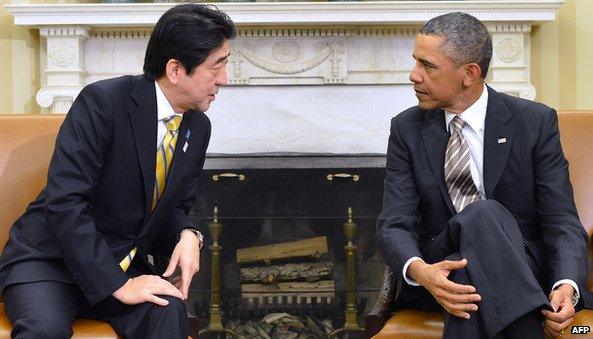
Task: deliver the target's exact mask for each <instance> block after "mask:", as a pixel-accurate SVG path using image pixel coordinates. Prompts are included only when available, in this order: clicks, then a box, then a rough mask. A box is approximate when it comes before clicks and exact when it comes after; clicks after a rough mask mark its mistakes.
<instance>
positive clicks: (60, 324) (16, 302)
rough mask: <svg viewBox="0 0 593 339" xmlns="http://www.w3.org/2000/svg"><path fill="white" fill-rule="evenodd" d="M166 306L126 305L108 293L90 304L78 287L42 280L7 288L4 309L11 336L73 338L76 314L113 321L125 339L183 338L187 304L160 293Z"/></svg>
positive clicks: (186, 321)
mask: <svg viewBox="0 0 593 339" xmlns="http://www.w3.org/2000/svg"><path fill="white" fill-rule="evenodd" d="M160 297H162V298H164V299H166V300H168V301H169V304H168V305H167V306H159V305H156V304H153V303H143V304H138V305H125V304H123V303H121V302H119V301H118V300H117V299H115V298H113V297H109V298H107V299H105V300H103V301H101V302H99V303H98V304H96V305H93V306H90V305H89V304H88V302H87V301H86V298H85V297H84V295H83V294H82V292H81V291H80V289H79V288H78V286H77V285H73V284H66V283H62V282H56V281H39V282H32V283H23V284H14V285H9V286H7V287H6V288H5V289H4V304H5V307H6V313H7V315H8V318H9V319H10V321H11V323H12V324H13V329H12V333H11V335H12V337H13V338H44V339H53V338H56V339H57V338H70V337H72V322H73V321H74V319H76V318H79V317H80V318H89V319H98V320H104V321H107V322H109V323H110V324H111V325H112V326H113V328H114V329H115V331H116V332H117V333H118V335H120V336H121V337H123V338H138V339H143V338H159V339H160V338H183V339H186V338H187V336H188V333H189V332H188V331H189V329H188V318H187V311H186V307H185V303H184V302H183V300H181V299H179V298H176V297H169V296H160Z"/></svg>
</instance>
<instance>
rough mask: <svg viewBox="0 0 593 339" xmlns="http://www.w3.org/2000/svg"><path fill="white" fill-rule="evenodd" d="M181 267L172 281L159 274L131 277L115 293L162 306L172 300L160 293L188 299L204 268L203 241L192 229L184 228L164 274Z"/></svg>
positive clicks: (122, 298) (133, 301)
mask: <svg viewBox="0 0 593 339" xmlns="http://www.w3.org/2000/svg"><path fill="white" fill-rule="evenodd" d="M177 267H179V270H180V272H181V274H180V275H178V276H175V277H173V278H172V281H171V282H169V281H168V280H166V279H163V278H161V277H159V276H156V275H141V276H138V277H135V278H130V279H128V281H127V282H126V283H125V284H124V285H123V286H122V287H120V288H119V289H118V290H116V291H115V292H114V293H113V297H115V298H116V299H117V300H119V301H121V302H122V303H124V304H127V305H136V304H141V303H144V302H152V303H155V304H157V305H161V306H166V305H167V304H169V302H168V301H167V300H165V299H163V298H160V297H159V296H158V295H169V296H173V297H177V298H179V299H182V300H186V299H187V294H188V290H189V285H190V283H191V280H192V278H193V276H194V275H195V274H196V273H197V272H198V271H199V270H200V241H199V240H198V238H197V237H196V236H195V234H193V233H192V232H190V231H185V230H184V231H182V232H181V234H180V238H179V242H178V243H177V245H176V246H175V248H174V249H173V254H172V255H171V260H170V261H169V266H167V269H166V270H165V273H163V277H165V278H169V277H171V276H172V275H173V273H174V272H175V270H176V269H177Z"/></svg>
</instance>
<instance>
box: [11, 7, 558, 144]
mask: <svg viewBox="0 0 593 339" xmlns="http://www.w3.org/2000/svg"><path fill="white" fill-rule="evenodd" d="M562 3H563V1H561V0H521V1H519V0H482V1H377V2H373V1H369V2H367V1H356V2H302V3H301V2H255V3H229V2H226V3H216V6H217V7H219V8H220V9H222V10H224V11H225V12H227V13H228V14H229V15H230V16H231V18H232V19H233V20H234V21H235V23H236V24H237V27H238V37H237V39H236V40H235V41H234V42H233V43H232V55H231V56H232V57H231V60H230V63H229V66H228V67H229V68H228V71H229V80H230V86H228V87H227V88H226V89H225V91H228V92H230V93H232V96H229V97H228V98H225V99H224V101H221V103H219V102H217V103H216V106H215V108H214V109H213V110H215V113H216V114H217V115H221V114H222V115H223V116H225V114H231V113H227V112H226V110H233V109H234V108H235V107H242V108H245V107H246V106H248V105H249V107H253V105H254V104H253V103H251V102H248V100H247V99H244V98H243V97H244V96H245V95H247V96H253V95H260V92H261V91H263V90H261V88H263V87H265V88H267V92H266V93H272V92H273V93H275V94H274V95H271V96H270V99H269V100H272V99H273V98H274V97H277V95H282V96H283V97H285V99H286V100H285V104H284V105H280V106H282V107H276V106H278V104H277V103H276V102H264V103H262V104H261V105H260V106H261V107H255V108H254V109H260V108H265V109H267V110H270V111H271V112H273V111H274V109H278V110H279V112H280V113H281V114H278V112H276V114H275V115H274V117H282V119H286V118H287V116H288V117H290V118H291V119H296V120H297V121H299V123H301V124H303V126H305V125H308V124H319V123H323V122H322V121H318V120H317V119H320V118H319V114H317V113H315V112H318V111H319V108H318V107H317V108H315V107H313V106H311V107H310V108H308V109H309V111H307V108H303V107H302V106H303V105H302V103H301V102H300V101H299V99H298V97H297V96H298V95H299V94H297V93H298V89H299V88H300V89H303V88H307V90H308V91H309V92H308V93H310V94H307V95H311V97H312V98H313V99H314V98H336V97H337V96H339V95H341V94H342V93H344V94H343V95H345V96H347V98H345V99H336V100H339V102H342V101H344V102H348V101H350V102H349V104H348V105H347V107H351V108H354V109H359V110H363V109H367V108H366V106H365V105H364V104H363V103H364V101H363V100H359V99H358V98H357V97H356V96H357V95H367V96H368V95H369V94H368V93H372V94H371V95H372V96H374V97H376V98H375V99H376V100H377V101H376V103H374V104H373V105H371V106H372V107H371V113H373V112H382V114H383V115H385V114H389V115H392V114H393V113H395V112H397V111H398V109H399V108H405V107H407V106H410V105H413V104H414V103H415V100H414V98H413V96H412V95H411V94H409V93H407V90H409V80H408V73H409V71H410V69H411V67H412V65H413V63H412V59H411V57H410V55H411V52H412V48H413V43H414V35H415V34H416V33H417V30H418V28H419V27H420V24H421V23H422V22H425V21H426V20H428V19H430V18H432V17H434V16H436V15H440V14H444V13H447V12H451V11H465V12H468V13H470V14H472V15H474V16H476V17H477V18H479V19H480V20H482V21H483V22H484V23H485V24H486V25H487V27H488V29H489V31H490V32H491V34H492V38H493V45H494V46H493V47H494V55H493V59H492V63H491V67H490V71H489V76H488V79H487V82H488V83H489V85H491V86H492V87H494V88H496V89H498V90H501V91H504V92H507V93H509V94H512V95H516V96H519V97H524V98H528V99H533V98H534V97H535V89H534V87H533V85H532V84H531V82H530V35H529V33H530V31H531V28H532V26H533V25H538V24H541V23H543V22H546V21H551V20H554V19H555V13H556V10H557V9H558V8H559V7H560V5H561V4H562ZM174 5H175V4H164V3H137V4H136V3H133V4H52V5H23V4H14V5H6V8H7V9H8V11H10V12H11V13H12V15H13V17H14V22H15V24H16V25H25V26H30V27H33V28H36V29H39V31H40V35H41V37H42V39H41V46H40V47H41V48H40V49H41V51H42V62H41V65H42V87H41V88H40V89H39V92H38V94H37V102H38V103H39V104H40V105H41V106H42V107H44V108H45V109H46V111H47V112H49V113H58V112H64V111H66V110H67V109H68V108H69V107H70V105H71V103H72V100H73V98H75V97H76V95H77V94H78V92H79V91H80V89H81V88H82V87H83V86H84V85H85V84H88V83H90V82H93V81H96V80H99V79H104V78H108V77H114V76H118V75H122V74H138V73H141V71H142V63H143V58H144V50H145V47H146V44H147V42H148V38H149V36H150V33H151V31H152V27H153V26H154V24H155V23H156V21H157V20H158V18H159V17H160V15H161V14H162V13H164V12H165V11H166V10H167V9H169V8H170V7H172V6H174ZM278 85H282V86H278ZM262 86H263V87H262ZM336 86H338V87H340V88H342V90H340V91H337V90H336V88H335V87H336ZM371 89H372V91H371ZM370 91H371V92H370ZM353 93H354V95H353ZM365 93H366V94H365ZM264 97H265V96H264ZM320 100H321V99H320ZM357 100H358V101H357ZM386 100H393V102H389V101H387V102H384V101H386ZM264 101H265V100H264ZM314 101H315V100H310V102H314ZM319 102H321V103H323V104H327V105H331V107H323V108H322V111H324V112H325V113H326V114H328V112H329V114H330V115H332V114H333V115H335V116H339V117H340V119H342V118H343V117H344V113H343V112H342V111H340V109H339V108H337V107H336V108H333V107H335V106H336V105H333V104H332V102H331V100H329V101H327V100H326V101H319ZM255 105H256V106H258V105H259V104H255ZM357 105H358V106H357ZM291 107H299V108H298V110H297V109H292V108H291ZM371 113H369V114H371ZM266 114H268V113H266ZM266 114H263V115H258V117H259V116H265V115H266ZM270 114H272V113H270ZM353 114H356V113H353ZM260 118H261V119H264V118H263V117H260ZM246 119H247V118H246ZM250 119H254V117H250ZM265 119H267V121H269V119H270V117H267V118H265ZM374 119H376V118H374ZM386 120H388V119H387V118H386ZM235 121H236V120H235ZM344 121H345V122H349V123H355V124H358V125H360V126H361V127H360V128H361V130H360V131H359V132H360V135H361V136H365V135H366V136H368V137H372V138H377V142H375V143H374V142H367V143H365V145H359V147H354V148H352V147H350V146H345V145H342V146H339V147H337V148H336V147H335V146H333V144H335V143H336V142H337V143H339V142H340V140H342V138H344V139H345V138H348V137H349V136H348V135H346V134H344V133H342V134H341V135H334V137H330V141H329V142H327V143H328V146H326V147H317V144H315V146H314V147H311V143H313V142H321V140H317V141H315V140H312V141H311V140H310V141H303V142H302V145H301V144H299V142H295V141H294V140H292V141H291V144H290V147H279V148H275V146H274V145H275V144H274V145H269V144H268V143H266V142H265V141H264V139H265V138H264V137H262V136H255V137H254V140H256V142H254V143H250V144H249V145H257V141H259V140H261V141H262V144H261V145H259V146H253V148H249V146H245V145H243V144H244V143H241V142H234V143H233V142H230V140H226V139H225V141H227V142H226V143H225V145H235V144H236V145H237V146H236V147H235V146H228V147H226V148H222V149H220V150H217V151H220V152H221V153H242V152H259V151H262V149H264V150H265V151H282V152H283V151H290V152H293V151H294V152H301V151H319V152H338V153H340V152H345V153H384V140H385V139H384V138H382V139H380V140H379V139H378V136H379V137H385V133H387V128H385V127H386V126H385V124H383V125H381V126H379V125H369V124H373V123H374V124H376V123H377V121H376V120H373V119H366V120H365V121H366V122H362V125H361V122H360V121H357V120H356V118H354V117H348V116H346V120H344ZM365 124H366V125H365ZM317 127H318V126H317ZM308 129H309V130H312V132H313V131H314V129H311V128H308ZM322 129H323V128H322ZM381 129H385V131H381V132H379V131H380V130H381ZM325 132H327V133H330V134H331V133H332V132H333V131H325ZM351 132H352V131H350V132H348V133H351ZM316 133H320V132H319V131H317V132H316ZM377 133H379V134H377ZM268 134H269V133H268ZM289 134H290V133H289ZM338 134H340V133H338ZM281 135H283V134H282V133H281V132H278V135H274V133H272V134H271V135H270V136H269V138H278V137H282V136H281ZM377 135H378V136H377ZM213 137H214V138H217V136H213ZM220 138H222V139H224V138H226V136H220ZM336 138H337V139H336ZM305 139H307V138H305ZM309 139H310V138H309ZM229 142H230V143H229ZM342 147H343V148H342Z"/></svg>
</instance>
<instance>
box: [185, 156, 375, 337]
mask: <svg viewBox="0 0 593 339" xmlns="http://www.w3.org/2000/svg"><path fill="white" fill-rule="evenodd" d="M384 172H385V169H384V157H382V156H369V155H365V156H346V157H344V156H327V155H313V156H302V155H299V156H286V155H281V156H274V157H270V156H258V155H256V156H249V157H230V156H228V157H216V158H209V159H208V160H207V164H206V168H205V170H204V172H203V174H202V176H201V177H200V179H199V182H198V186H197V200H196V203H195V205H194V208H193V210H192V211H191V213H190V217H191V219H192V222H194V223H195V224H199V225H202V226H203V227H204V228H205V229H206V230H207V234H205V236H206V243H207V245H211V246H210V248H207V247H205V248H204V249H203V250H202V254H201V256H202V259H201V267H200V272H199V274H198V275H197V277H196V278H194V281H193V282H192V286H191V289H190V304H189V305H190V313H191V312H193V314H194V315H195V316H196V317H197V318H198V319H200V328H203V329H206V332H210V334H213V333H215V334H218V335H220V334H221V333H224V332H223V331H227V332H229V333H233V334H236V335H238V336H239V337H258V338H259V337H264V338H265V337H266V336H268V337H270V338H275V337H278V338H288V337H294V338H317V337H325V336H327V337H329V335H330V334H332V333H336V331H338V332H339V333H344V334H346V333H347V334H348V336H349V337H357V336H362V334H363V332H360V331H357V330H355V328H358V329H360V328H361V327H363V325H364V324H363V321H362V318H363V315H364V314H365V312H366V311H367V308H369V307H371V306H372V305H373V304H374V302H375V300H376V297H377V294H378V291H379V289H380V285H381V283H382V274H383V269H384V262H383V260H382V259H381V257H380V256H379V254H378V252H377V249H376V245H375V223H376V220H377V216H378V215H379V213H380V211H381V204H382V195H383V180H384ZM215 211H216V212H215ZM215 214H216V217H215ZM213 244H214V245H215V246H212V245H213ZM213 247H215V248H213ZM213 259H214V260H213ZM217 267H218V269H217ZM213 268H214V270H213ZM216 285H218V286H216ZM213 299H214V301H215V305H214V306H216V307H214V309H213ZM213 322H214V323H215V324H214V325H212V323H213ZM221 327H222V328H221ZM344 327H347V328H348V329H349V330H348V331H345V329H344ZM264 332H265V334H262V333H264ZM258 333H259V334H258ZM204 335H208V334H207V333H204ZM299 335H300V336H299Z"/></svg>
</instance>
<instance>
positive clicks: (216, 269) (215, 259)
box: [199, 206, 237, 338]
mask: <svg viewBox="0 0 593 339" xmlns="http://www.w3.org/2000/svg"><path fill="white" fill-rule="evenodd" d="M208 228H209V231H210V236H211V237H212V245H210V246H208V249H209V250H210V256H211V263H212V274H211V276H212V279H211V281H210V323H209V324H208V327H207V328H205V329H203V330H201V331H200V332H199V335H200V336H202V335H203V334H204V333H207V332H226V333H229V334H230V335H232V336H233V337H235V338H236V337H237V334H236V333H235V332H233V331H231V330H229V329H226V328H224V326H222V310H221V308H222V307H221V301H220V299H221V298H220V289H221V286H220V252H221V250H222V246H220V245H219V243H218V241H219V239H220V235H221V234H222V224H221V223H220V222H219V221H218V206H215V207H214V211H213V216H212V222H211V223H210V224H209V225H208Z"/></svg>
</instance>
